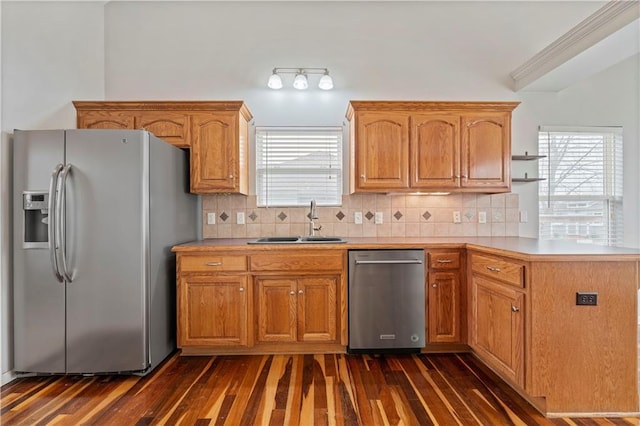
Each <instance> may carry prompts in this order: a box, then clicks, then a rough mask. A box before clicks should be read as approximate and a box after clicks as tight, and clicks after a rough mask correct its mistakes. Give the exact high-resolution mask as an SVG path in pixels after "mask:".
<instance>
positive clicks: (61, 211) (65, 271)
mask: <svg viewBox="0 0 640 426" xmlns="http://www.w3.org/2000/svg"><path fill="white" fill-rule="evenodd" d="M69 172H71V164H67V165H66V166H64V169H62V172H61V173H60V193H59V194H58V199H57V200H56V201H57V205H56V207H57V211H56V219H57V220H58V223H57V226H56V228H57V230H58V237H59V238H60V253H61V256H60V257H61V258H62V275H63V276H64V279H65V280H67V282H70V283H71V282H73V274H72V273H70V272H69V268H68V267H67V241H66V235H65V229H64V222H65V217H66V210H67V208H66V203H65V191H66V189H67V176H69Z"/></svg>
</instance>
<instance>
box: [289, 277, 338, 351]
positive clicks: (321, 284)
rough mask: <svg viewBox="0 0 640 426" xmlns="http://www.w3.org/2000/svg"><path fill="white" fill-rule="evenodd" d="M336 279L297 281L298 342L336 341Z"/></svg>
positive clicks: (319, 278)
mask: <svg viewBox="0 0 640 426" xmlns="http://www.w3.org/2000/svg"><path fill="white" fill-rule="evenodd" d="M337 287H338V278H337V277H316V278H301V279H299V280H298V340H301V341H303V342H333V341H335V340H336V334H337V329H336V315H337V301H336V289H337Z"/></svg>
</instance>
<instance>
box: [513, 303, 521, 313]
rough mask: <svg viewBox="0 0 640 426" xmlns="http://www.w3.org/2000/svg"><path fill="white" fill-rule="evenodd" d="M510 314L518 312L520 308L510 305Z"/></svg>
mask: <svg viewBox="0 0 640 426" xmlns="http://www.w3.org/2000/svg"><path fill="white" fill-rule="evenodd" d="M511 312H520V308H518V307H517V306H513V305H511Z"/></svg>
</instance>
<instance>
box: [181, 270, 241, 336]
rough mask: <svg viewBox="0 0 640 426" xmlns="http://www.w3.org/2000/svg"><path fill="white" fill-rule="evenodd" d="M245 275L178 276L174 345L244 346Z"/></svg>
mask: <svg viewBox="0 0 640 426" xmlns="http://www.w3.org/2000/svg"><path fill="white" fill-rule="evenodd" d="M246 284H247V278H246V276H233V275H209V276H198V277H182V278H181V279H180V284H179V285H180V288H179V291H178V297H179V300H178V346H179V347H184V346H212V345H237V346H244V345H246V344H247V291H246V288H247V285H246Z"/></svg>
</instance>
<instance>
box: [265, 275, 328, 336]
mask: <svg viewBox="0 0 640 426" xmlns="http://www.w3.org/2000/svg"><path fill="white" fill-rule="evenodd" d="M338 282H339V277H337V276H330V277H310V278H305V277H256V279H255V287H256V288H255V298H256V308H255V309H256V319H257V321H256V322H257V336H256V342H257V343H264V342H327V343H328V342H335V341H336V338H337V327H336V325H337V323H338V322H337V312H338V310H337V304H336V302H337V299H336V292H337V286H338Z"/></svg>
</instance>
